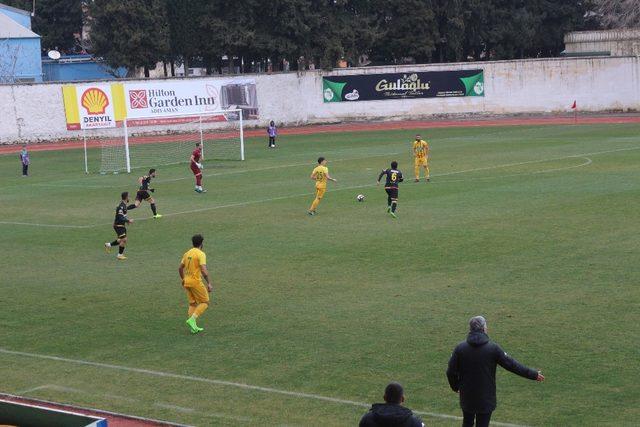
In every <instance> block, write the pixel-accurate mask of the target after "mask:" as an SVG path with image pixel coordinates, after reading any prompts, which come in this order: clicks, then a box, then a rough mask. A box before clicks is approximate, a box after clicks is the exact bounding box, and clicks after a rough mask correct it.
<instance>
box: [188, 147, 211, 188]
mask: <svg viewBox="0 0 640 427" xmlns="http://www.w3.org/2000/svg"><path fill="white" fill-rule="evenodd" d="M203 160H204V157H202V146H201V145H200V143H199V142H196V149H195V150H193V152H192V153H191V159H190V161H189V163H190V164H189V167H190V168H191V172H193V175H195V177H196V193H206V192H207V190H204V189H203V188H202V161H203Z"/></svg>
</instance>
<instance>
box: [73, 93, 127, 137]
mask: <svg viewBox="0 0 640 427" xmlns="http://www.w3.org/2000/svg"><path fill="white" fill-rule="evenodd" d="M112 86H114V85H111V84H95V85H65V86H63V87H62V94H63V98H64V105H65V114H66V117H67V129H69V130H78V129H100V128H113V127H116V126H117V122H118V121H121V120H122V117H117V115H116V107H115V105H116V102H115V100H114V91H113V90H112Z"/></svg>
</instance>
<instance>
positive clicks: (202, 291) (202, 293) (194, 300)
mask: <svg viewBox="0 0 640 427" xmlns="http://www.w3.org/2000/svg"><path fill="white" fill-rule="evenodd" d="M184 290H185V291H186V292H187V298H188V299H189V304H202V303H208V302H209V291H207V288H206V286H204V285H203V284H202V283H200V284H197V285H192V284H189V285H185V286H184Z"/></svg>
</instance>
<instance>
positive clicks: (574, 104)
mask: <svg viewBox="0 0 640 427" xmlns="http://www.w3.org/2000/svg"><path fill="white" fill-rule="evenodd" d="M576 108H578V106H577V105H576V101H573V105H572V106H571V109H572V110H575V109H576Z"/></svg>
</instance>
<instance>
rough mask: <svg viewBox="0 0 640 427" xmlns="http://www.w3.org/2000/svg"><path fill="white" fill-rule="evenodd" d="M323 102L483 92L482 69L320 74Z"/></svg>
mask: <svg viewBox="0 0 640 427" xmlns="http://www.w3.org/2000/svg"><path fill="white" fill-rule="evenodd" d="M322 89H323V98H324V102H343V101H347V102H354V101H379V100H388V99H411V98H447V97H460V96H484V71H483V70H455V71H427V72H407V73H389V74H360V75H351V76H329V77H323V79H322Z"/></svg>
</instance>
